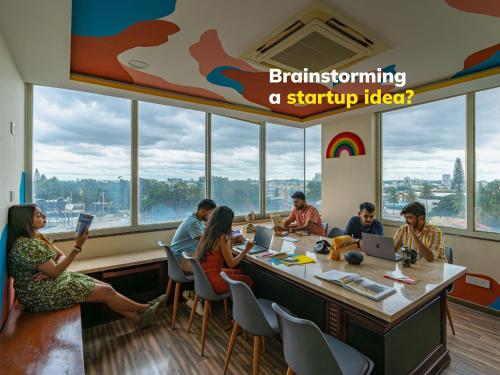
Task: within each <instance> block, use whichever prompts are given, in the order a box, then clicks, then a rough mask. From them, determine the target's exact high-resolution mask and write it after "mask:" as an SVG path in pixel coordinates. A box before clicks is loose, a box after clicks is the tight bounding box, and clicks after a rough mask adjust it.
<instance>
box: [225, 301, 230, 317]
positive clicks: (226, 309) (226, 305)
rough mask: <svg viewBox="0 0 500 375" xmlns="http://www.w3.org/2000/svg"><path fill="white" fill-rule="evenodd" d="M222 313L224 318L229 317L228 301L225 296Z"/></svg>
mask: <svg viewBox="0 0 500 375" xmlns="http://www.w3.org/2000/svg"><path fill="white" fill-rule="evenodd" d="M224 314H225V315H226V320H228V319H229V302H228V299H227V298H226V299H225V300H224Z"/></svg>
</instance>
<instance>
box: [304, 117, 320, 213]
mask: <svg viewBox="0 0 500 375" xmlns="http://www.w3.org/2000/svg"><path fill="white" fill-rule="evenodd" d="M305 137H306V154H305V158H306V197H307V201H308V203H309V204H312V205H314V206H315V207H316V208H317V209H318V210H319V211H321V157H322V153H321V126H320V125H316V126H312V127H310V128H306V134H305Z"/></svg>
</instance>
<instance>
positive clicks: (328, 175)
mask: <svg viewBox="0 0 500 375" xmlns="http://www.w3.org/2000/svg"><path fill="white" fill-rule="evenodd" d="M343 131H351V132H353V133H355V134H357V135H359V136H360V137H361V139H362V140H363V142H364V144H365V148H366V155H365V156H356V157H348V156H347V155H342V156H341V157H340V158H337V159H325V153H326V148H327V147H328V144H329V142H330V141H331V140H332V138H333V137H334V136H335V135H337V134H338V133H340V132H343ZM321 135H322V143H323V147H322V148H323V165H322V179H323V181H322V201H323V204H322V210H323V212H322V215H323V220H326V221H328V222H329V226H330V228H332V227H333V226H340V227H342V228H345V225H346V223H347V220H348V219H349V217H350V216H352V215H353V214H355V213H356V212H357V211H358V205H359V203H361V202H363V201H371V202H373V203H376V199H375V193H376V192H375V178H376V176H375V173H376V155H375V147H374V146H375V115H374V114H361V115H352V116H349V117H343V118H340V119H338V120H332V121H331V122H327V123H324V124H323V126H322V133H321ZM384 229H385V233H386V234H387V235H389V236H392V235H394V233H395V231H396V228H395V227H389V226H385V228H384ZM445 242H446V244H447V245H449V246H452V247H453V251H454V263H456V264H460V265H463V266H465V267H467V271H468V272H470V273H478V274H482V275H487V276H490V277H492V278H494V279H495V280H497V282H498V281H500V267H499V264H500V242H498V241H489V240H482V239H475V238H470V237H462V236H456V235H451V234H445Z"/></svg>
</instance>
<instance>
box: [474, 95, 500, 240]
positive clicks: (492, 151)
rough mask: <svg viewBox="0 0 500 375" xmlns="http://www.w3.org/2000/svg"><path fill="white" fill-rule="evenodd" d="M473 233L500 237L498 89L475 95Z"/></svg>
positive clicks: (499, 116) (499, 102)
mask: <svg viewBox="0 0 500 375" xmlns="http://www.w3.org/2000/svg"><path fill="white" fill-rule="evenodd" d="M475 116H476V119H475V120H476V121H475V125H476V127H475V130H476V136H475V141H476V147H475V149H476V181H475V182H476V215H475V218H476V222H475V229H476V230H479V231H486V232H496V233H500V168H499V163H500V87H497V88H495V89H492V90H486V91H480V92H477V93H476V94H475Z"/></svg>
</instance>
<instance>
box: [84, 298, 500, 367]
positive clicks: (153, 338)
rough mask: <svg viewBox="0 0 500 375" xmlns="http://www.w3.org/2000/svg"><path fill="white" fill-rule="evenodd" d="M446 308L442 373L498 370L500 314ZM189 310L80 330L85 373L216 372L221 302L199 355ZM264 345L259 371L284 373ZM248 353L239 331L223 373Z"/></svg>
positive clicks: (278, 353)
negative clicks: (139, 323) (448, 322)
mask: <svg viewBox="0 0 500 375" xmlns="http://www.w3.org/2000/svg"><path fill="white" fill-rule="evenodd" d="M450 308H451V311H452V316H453V322H454V324H455V330H456V336H453V335H451V331H450V330H449V329H448V332H449V334H448V348H449V349H450V354H451V358H452V361H451V364H450V365H449V366H448V367H447V368H446V369H445V370H444V371H443V374H444V375H473V374H481V375H498V374H500V355H499V353H500V319H498V318H495V317H493V316H490V315H487V314H483V313H480V312H477V311H474V310H471V309H468V308H466V307H464V306H461V305H457V304H454V303H450ZM188 314H189V311H188V309H187V307H185V306H183V307H181V308H180V309H179V312H178V316H177V321H178V324H177V327H176V329H175V330H172V328H171V327H170V322H171V320H170V319H171V315H172V310H171V308H169V309H168V310H167V311H166V312H165V313H163V314H161V315H160V316H159V321H158V324H156V325H155V326H153V327H149V328H146V329H143V330H137V329H136V328H135V325H134V324H132V323H130V322H129V321H127V320H125V319H124V320H118V321H115V322H113V323H110V324H105V325H101V326H98V327H94V328H90V329H87V330H85V331H84V353H85V370H86V374H89V375H94V374H95V375H97V374H102V375H107V374H109V375H114V374H117V375H118V374H158V375H159V374H174V375H191V374H206V375H209V374H221V373H222V368H223V366H224V358H225V354H226V348H227V344H228V341H229V335H230V330H224V328H225V327H228V326H229V324H230V323H229V322H228V321H227V320H225V318H224V313H223V306H222V304H219V305H217V306H216V308H215V309H214V317H213V319H211V321H210V322H209V324H208V332H207V341H206V346H205V356H204V357H201V356H200V355H199V350H200V332H201V317H199V316H196V318H195V321H194V323H193V327H192V329H191V333H187V332H186V326H187V321H188V318H189V315H188ZM266 344H267V345H266V353H261V356H260V358H261V364H260V374H262V375H268V374H269V375H283V374H285V372H286V369H287V366H286V363H285V362H284V360H283V352H282V345H281V343H280V342H279V341H278V340H277V339H276V338H268V339H267V341H266ZM252 353H253V337H252V336H251V335H248V337H247V340H246V341H245V340H243V337H241V336H238V338H237V340H236V344H235V346H234V350H233V355H232V358H231V363H230V365H229V371H228V374H251V373H252Z"/></svg>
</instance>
